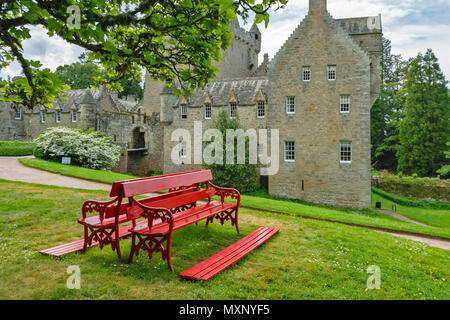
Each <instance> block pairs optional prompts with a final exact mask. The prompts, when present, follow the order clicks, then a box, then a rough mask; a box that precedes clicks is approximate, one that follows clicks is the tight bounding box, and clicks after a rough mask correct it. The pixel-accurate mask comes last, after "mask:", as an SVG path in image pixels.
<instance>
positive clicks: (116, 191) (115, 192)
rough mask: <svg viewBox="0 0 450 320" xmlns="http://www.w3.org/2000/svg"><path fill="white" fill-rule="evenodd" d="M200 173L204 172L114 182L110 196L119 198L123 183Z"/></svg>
mask: <svg viewBox="0 0 450 320" xmlns="http://www.w3.org/2000/svg"><path fill="white" fill-rule="evenodd" d="M200 171H204V170H195V171H191V172H181V173H172V174H167V175H163V176H153V177H146V178H139V179H132V180H123V181H116V182H114V183H113V185H112V187H111V192H110V196H111V197H118V196H121V194H120V192H121V186H122V184H124V183H128V182H143V181H152V180H155V179H159V178H161V177H176V176H180V175H184V174H188V173H196V172H200Z"/></svg>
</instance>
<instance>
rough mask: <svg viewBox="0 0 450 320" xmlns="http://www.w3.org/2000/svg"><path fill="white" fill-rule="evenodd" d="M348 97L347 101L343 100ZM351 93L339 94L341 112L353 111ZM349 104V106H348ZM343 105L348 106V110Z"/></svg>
mask: <svg viewBox="0 0 450 320" xmlns="http://www.w3.org/2000/svg"><path fill="white" fill-rule="evenodd" d="M344 98H346V99H348V100H347V101H343V99H344ZM351 101H352V100H351V95H349V94H341V95H340V96H339V112H340V113H344V114H348V113H350V111H351ZM347 104H348V107H347ZM343 106H345V107H346V108H348V110H343Z"/></svg>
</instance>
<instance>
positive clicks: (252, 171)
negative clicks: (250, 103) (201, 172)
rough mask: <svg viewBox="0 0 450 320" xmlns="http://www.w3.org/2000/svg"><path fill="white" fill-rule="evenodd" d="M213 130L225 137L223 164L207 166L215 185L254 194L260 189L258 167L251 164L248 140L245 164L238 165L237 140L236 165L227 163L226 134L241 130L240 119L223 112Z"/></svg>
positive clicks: (235, 150) (215, 122)
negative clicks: (257, 181)
mask: <svg viewBox="0 0 450 320" xmlns="http://www.w3.org/2000/svg"><path fill="white" fill-rule="evenodd" d="M211 128H214V129H217V130H219V131H220V132H221V133H222V136H223V141H222V143H223V146H224V152H223V164H212V165H207V166H206V168H207V169H210V170H211V171H212V173H213V177H214V181H213V183H214V184H216V185H218V186H220V187H225V188H236V189H238V190H239V191H240V192H242V193H247V192H252V191H255V190H257V189H258V186H257V184H256V179H257V172H256V170H257V166H256V165H254V164H249V145H248V139H247V141H246V146H245V154H246V156H245V161H246V163H245V164H237V154H238V152H237V151H238V148H237V139H235V141H234V146H233V148H234V164H227V161H226V150H225V149H226V148H225V146H226V145H227V142H226V134H227V130H229V129H232V130H237V129H241V126H240V124H239V118H238V117H235V118H230V117H229V114H228V113H227V112H226V111H225V110H222V111H220V113H219V115H218V116H217V118H216V120H215V121H214V123H213V125H212V126H211Z"/></svg>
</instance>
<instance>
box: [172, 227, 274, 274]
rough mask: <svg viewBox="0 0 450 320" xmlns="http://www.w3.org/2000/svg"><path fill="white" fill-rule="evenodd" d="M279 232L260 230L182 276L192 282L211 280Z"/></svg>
mask: <svg viewBox="0 0 450 320" xmlns="http://www.w3.org/2000/svg"><path fill="white" fill-rule="evenodd" d="M278 232H279V229H276V228H264V227H263V228H259V229H258V230H256V231H254V232H253V233H251V234H250V235H248V236H246V237H245V238H243V239H241V240H239V241H238V242H236V243H235V244H233V245H231V246H229V247H228V248H226V249H224V250H222V251H221V252H219V253H217V254H216V255H214V256H212V257H211V258H209V259H207V260H205V261H203V262H201V263H199V264H197V265H196V266H194V267H192V268H190V269H188V270H186V271H184V272H183V273H181V274H180V276H181V277H182V278H185V279H190V280H205V281H209V280H211V279H212V278H213V277H214V276H215V275H216V274H218V273H219V272H221V271H223V270H225V269H227V268H229V267H230V266H232V265H233V264H235V263H236V262H237V261H239V260H240V259H242V258H243V257H244V256H246V255H247V254H248V253H250V252H251V251H253V250H255V249H256V248H258V247H259V246H261V245H262V244H263V243H265V242H267V241H268V240H269V239H270V238H271V237H272V236H274V235H275V234H276V233H278Z"/></svg>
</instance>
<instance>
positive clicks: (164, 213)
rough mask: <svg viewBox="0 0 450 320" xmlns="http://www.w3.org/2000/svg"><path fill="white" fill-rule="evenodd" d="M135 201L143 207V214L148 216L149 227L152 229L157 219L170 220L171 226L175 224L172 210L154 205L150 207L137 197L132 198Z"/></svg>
mask: <svg viewBox="0 0 450 320" xmlns="http://www.w3.org/2000/svg"><path fill="white" fill-rule="evenodd" d="M132 200H133V203H134V204H135V205H137V206H138V207H139V208H141V209H142V210H143V211H144V212H143V213H142V216H143V217H145V218H147V220H148V228H149V229H150V230H151V228H152V226H153V221H154V220H157V219H161V221H162V222H168V223H169V224H170V225H171V226H173V215H172V212H170V210H169V209H167V208H154V207H148V206H146V205H144V204H142V203H140V202H139V201H137V200H136V199H134V198H133V199H132Z"/></svg>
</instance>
